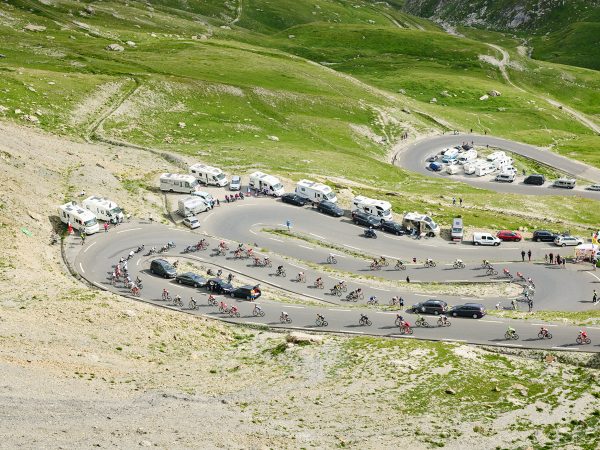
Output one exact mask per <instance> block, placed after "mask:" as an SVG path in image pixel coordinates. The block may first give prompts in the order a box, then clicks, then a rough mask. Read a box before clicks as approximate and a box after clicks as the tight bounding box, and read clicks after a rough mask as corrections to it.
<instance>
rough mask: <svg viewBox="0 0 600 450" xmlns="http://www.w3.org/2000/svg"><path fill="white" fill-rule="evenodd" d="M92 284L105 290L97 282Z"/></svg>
mask: <svg viewBox="0 0 600 450" xmlns="http://www.w3.org/2000/svg"><path fill="white" fill-rule="evenodd" d="M92 284H93V285H95V286H98V287H99V288H100V289H104V287H103V286H101V285H99V284H98V283H96V282H95V281H92Z"/></svg>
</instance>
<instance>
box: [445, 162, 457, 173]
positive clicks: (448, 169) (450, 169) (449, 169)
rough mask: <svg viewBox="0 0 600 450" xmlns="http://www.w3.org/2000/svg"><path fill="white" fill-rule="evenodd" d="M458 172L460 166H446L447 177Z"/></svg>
mask: <svg viewBox="0 0 600 450" xmlns="http://www.w3.org/2000/svg"><path fill="white" fill-rule="evenodd" d="M458 172H460V166H459V165H457V164H452V165H450V166H446V173H447V174H448V175H456V174H457V173H458Z"/></svg>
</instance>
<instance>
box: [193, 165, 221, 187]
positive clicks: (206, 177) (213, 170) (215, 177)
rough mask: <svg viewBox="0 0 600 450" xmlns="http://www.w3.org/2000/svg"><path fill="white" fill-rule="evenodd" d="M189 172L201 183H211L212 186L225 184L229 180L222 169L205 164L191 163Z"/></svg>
mask: <svg viewBox="0 0 600 450" xmlns="http://www.w3.org/2000/svg"><path fill="white" fill-rule="evenodd" d="M190 173H191V174H192V175H194V176H195V177H196V178H197V179H198V181H199V182H200V183H202V184H212V185H213V186H221V187H223V186H227V184H228V183H229V180H228V179H227V177H226V176H225V174H224V173H223V171H222V170H221V169H219V168H217V167H211V166H207V165H206V164H200V163H197V164H193V165H191V166H190Z"/></svg>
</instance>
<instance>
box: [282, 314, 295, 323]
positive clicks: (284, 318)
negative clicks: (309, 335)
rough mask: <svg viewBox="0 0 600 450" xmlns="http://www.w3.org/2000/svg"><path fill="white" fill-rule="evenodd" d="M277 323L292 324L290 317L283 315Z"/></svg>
mask: <svg viewBox="0 0 600 450" xmlns="http://www.w3.org/2000/svg"><path fill="white" fill-rule="evenodd" d="M279 322H281V323H287V324H289V323H292V318H291V317H290V316H284V315H283V314H282V315H280V316H279Z"/></svg>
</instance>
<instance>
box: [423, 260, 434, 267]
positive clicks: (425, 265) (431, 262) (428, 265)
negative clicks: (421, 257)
mask: <svg viewBox="0 0 600 450" xmlns="http://www.w3.org/2000/svg"><path fill="white" fill-rule="evenodd" d="M423 267H435V261H425V263H424V264H423Z"/></svg>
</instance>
